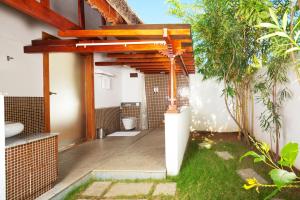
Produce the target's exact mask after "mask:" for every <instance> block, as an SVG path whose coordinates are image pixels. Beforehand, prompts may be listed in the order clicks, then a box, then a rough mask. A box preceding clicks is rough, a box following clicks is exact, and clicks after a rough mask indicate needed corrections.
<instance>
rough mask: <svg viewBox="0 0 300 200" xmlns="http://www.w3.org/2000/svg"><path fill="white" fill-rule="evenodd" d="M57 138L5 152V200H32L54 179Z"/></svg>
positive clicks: (49, 185)
mask: <svg viewBox="0 0 300 200" xmlns="http://www.w3.org/2000/svg"><path fill="white" fill-rule="evenodd" d="M57 148H58V146H57V136H54V137H50V138H46V139H43V140H38V141H35V142H31V143H28V144H24V145H19V146H16V147H11V148H7V149H5V162H6V163H5V167H6V199H9V200H19V199H20V200H32V199H35V198H36V197H38V196H40V195H41V194H43V193H45V192H46V191H48V190H50V189H51V188H52V187H53V186H54V183H55V181H56V179H57V176H58V168H57V166H58V165H57V163H58V159H57V152H58V149H57Z"/></svg>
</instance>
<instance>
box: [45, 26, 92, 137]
mask: <svg viewBox="0 0 300 200" xmlns="http://www.w3.org/2000/svg"><path fill="white" fill-rule="evenodd" d="M42 39H43V40H47V39H58V38H56V37H55V36H52V35H50V34H48V33H46V32H42ZM82 56H83V57H84V66H83V67H84V74H83V83H82V84H83V89H84V96H83V98H82V99H83V102H82V103H83V104H84V105H83V108H84V118H85V124H86V126H85V140H93V139H95V138H96V125H95V91H94V55H93V54H83V55H82ZM43 95H44V121H45V130H44V131H45V132H46V133H50V132H51V123H50V115H51V113H50V66H49V53H43Z"/></svg>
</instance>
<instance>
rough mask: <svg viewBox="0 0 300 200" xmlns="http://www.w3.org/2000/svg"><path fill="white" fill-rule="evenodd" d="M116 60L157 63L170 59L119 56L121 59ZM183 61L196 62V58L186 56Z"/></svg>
mask: <svg viewBox="0 0 300 200" xmlns="http://www.w3.org/2000/svg"><path fill="white" fill-rule="evenodd" d="M176 61H177V60H176ZM179 61H180V60H179ZM116 62H128V63H144V62H151V63H157V62H169V59H168V58H167V57H162V58H119V59H116ZM182 62H188V63H194V60H193V59H190V58H185V59H183V58H182Z"/></svg>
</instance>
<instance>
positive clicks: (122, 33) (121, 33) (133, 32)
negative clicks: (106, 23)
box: [58, 29, 191, 39]
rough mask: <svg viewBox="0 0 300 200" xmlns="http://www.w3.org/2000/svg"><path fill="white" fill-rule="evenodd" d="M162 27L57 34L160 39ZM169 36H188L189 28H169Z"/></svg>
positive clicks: (60, 32)
mask: <svg viewBox="0 0 300 200" xmlns="http://www.w3.org/2000/svg"><path fill="white" fill-rule="evenodd" d="M163 31H164V30H163V29H150V30H149V29H129V30H124V29H110V30H108V29H106V30H65V31H59V32H58V35H59V36H61V37H85V38H87V37H130V36H131V37H137V36H139V37H148V36H154V37H157V38H160V39H162V36H163V33H164V32H163ZM169 35H170V37H175V36H181V37H185V38H190V36H191V33H190V30H189V29H170V30H169Z"/></svg>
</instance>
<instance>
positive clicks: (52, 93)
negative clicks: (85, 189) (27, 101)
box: [49, 92, 57, 95]
mask: <svg viewBox="0 0 300 200" xmlns="http://www.w3.org/2000/svg"><path fill="white" fill-rule="evenodd" d="M49 95H57V93H56V92H49Z"/></svg>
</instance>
